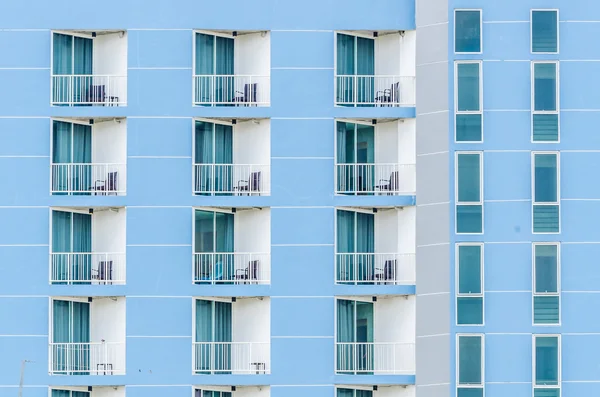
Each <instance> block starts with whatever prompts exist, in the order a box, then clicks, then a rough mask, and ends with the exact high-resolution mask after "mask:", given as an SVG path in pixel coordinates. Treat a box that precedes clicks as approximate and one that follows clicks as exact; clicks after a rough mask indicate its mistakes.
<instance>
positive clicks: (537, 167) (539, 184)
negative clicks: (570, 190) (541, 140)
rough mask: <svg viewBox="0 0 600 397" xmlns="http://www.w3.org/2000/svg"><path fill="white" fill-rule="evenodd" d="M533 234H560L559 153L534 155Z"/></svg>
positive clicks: (537, 153) (538, 153)
mask: <svg viewBox="0 0 600 397" xmlns="http://www.w3.org/2000/svg"><path fill="white" fill-rule="evenodd" d="M532 163H533V164H532V168H533V172H532V174H533V175H532V176H533V178H532V179H533V184H532V185H533V187H532V190H533V232H534V233H560V192H559V186H560V173H559V163H560V159H559V154H558V153H557V152H536V153H532Z"/></svg>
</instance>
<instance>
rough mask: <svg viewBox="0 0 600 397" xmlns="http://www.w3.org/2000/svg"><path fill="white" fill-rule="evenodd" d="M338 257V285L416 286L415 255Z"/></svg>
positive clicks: (353, 254) (367, 254)
mask: <svg viewBox="0 0 600 397" xmlns="http://www.w3.org/2000/svg"><path fill="white" fill-rule="evenodd" d="M335 256H336V269H337V270H336V276H335V282H336V284H358V285H367V284H385V285H399V284H414V283H415V278H416V275H415V254H381V253H347V254H335Z"/></svg>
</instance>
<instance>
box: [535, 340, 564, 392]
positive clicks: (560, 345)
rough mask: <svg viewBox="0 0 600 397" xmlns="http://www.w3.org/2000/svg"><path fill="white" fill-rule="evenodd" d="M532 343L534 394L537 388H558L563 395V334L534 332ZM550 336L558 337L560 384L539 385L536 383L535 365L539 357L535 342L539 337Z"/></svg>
mask: <svg viewBox="0 0 600 397" xmlns="http://www.w3.org/2000/svg"><path fill="white" fill-rule="evenodd" d="M531 337H532V343H531V345H532V346H531V349H532V351H531V358H532V360H531V364H532V365H531V374H532V382H531V384H532V389H533V390H532V394H531V395H532V396H533V394H534V393H535V389H552V390H554V389H558V390H560V391H561V395H562V390H561V389H562V340H561V336H560V334H533V335H532V336H531ZM549 337H553V338H557V339H558V345H557V346H558V382H557V383H558V385H557V386H547V385H537V384H536V379H535V366H536V361H537V357H536V354H535V342H536V339H537V338H549Z"/></svg>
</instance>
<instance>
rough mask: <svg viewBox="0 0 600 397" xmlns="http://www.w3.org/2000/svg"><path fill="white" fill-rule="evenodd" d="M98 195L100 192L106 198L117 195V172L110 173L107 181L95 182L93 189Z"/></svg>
mask: <svg viewBox="0 0 600 397" xmlns="http://www.w3.org/2000/svg"><path fill="white" fill-rule="evenodd" d="M92 190H94V191H95V192H96V195H98V192H102V193H100V194H101V195H102V196H106V195H107V194H110V193H114V194H115V196H116V195H117V171H114V172H109V173H108V177H107V178H106V179H105V180H96V182H94V187H93V188H92Z"/></svg>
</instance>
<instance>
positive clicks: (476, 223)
mask: <svg viewBox="0 0 600 397" xmlns="http://www.w3.org/2000/svg"><path fill="white" fill-rule="evenodd" d="M482 207H483V206H481V205H457V206H456V232H457V233H482V232H483V208H482Z"/></svg>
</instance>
